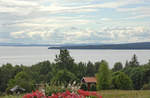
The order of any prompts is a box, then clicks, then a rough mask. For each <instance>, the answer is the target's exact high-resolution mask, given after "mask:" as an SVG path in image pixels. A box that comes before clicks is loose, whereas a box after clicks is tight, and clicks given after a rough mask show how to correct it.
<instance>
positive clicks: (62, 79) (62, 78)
mask: <svg viewBox="0 0 150 98" xmlns="http://www.w3.org/2000/svg"><path fill="white" fill-rule="evenodd" d="M75 80H77V78H76V76H75V75H74V74H73V73H71V72H70V71H68V70H66V69H64V70H60V71H58V72H57V73H56V75H55V76H54V78H53V79H52V81H53V83H56V84H58V85H59V83H63V84H65V85H66V84H68V83H69V82H73V81H75Z"/></svg>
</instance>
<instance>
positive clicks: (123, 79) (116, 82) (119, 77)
mask: <svg viewBox="0 0 150 98" xmlns="http://www.w3.org/2000/svg"><path fill="white" fill-rule="evenodd" d="M112 85H113V87H114V89H121V90H129V89H132V87H133V86H132V80H131V79H130V78H129V77H128V76H127V75H126V74H125V73H123V72H115V73H114V74H113V77H112Z"/></svg>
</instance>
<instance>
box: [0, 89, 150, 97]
mask: <svg viewBox="0 0 150 98" xmlns="http://www.w3.org/2000/svg"><path fill="white" fill-rule="evenodd" d="M100 94H101V95H102V96H103V98H150V90H141V91H135V90H133V91H132V90H126V91H125V90H105V91H100ZM0 98H22V96H0Z"/></svg>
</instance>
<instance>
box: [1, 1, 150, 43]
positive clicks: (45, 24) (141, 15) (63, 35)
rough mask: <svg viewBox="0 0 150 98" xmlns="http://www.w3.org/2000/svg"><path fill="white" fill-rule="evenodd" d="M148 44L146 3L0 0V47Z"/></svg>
mask: <svg viewBox="0 0 150 98" xmlns="http://www.w3.org/2000/svg"><path fill="white" fill-rule="evenodd" d="M145 41H150V0H0V43H4V42H6V43H41V44H44V43H45V44H67V43H76V44H79V43H97V44H99V43H130V42H145Z"/></svg>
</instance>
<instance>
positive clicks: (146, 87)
mask: <svg viewBox="0 0 150 98" xmlns="http://www.w3.org/2000/svg"><path fill="white" fill-rule="evenodd" d="M142 89H143V90H150V83H148V84H144V85H143V87H142Z"/></svg>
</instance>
